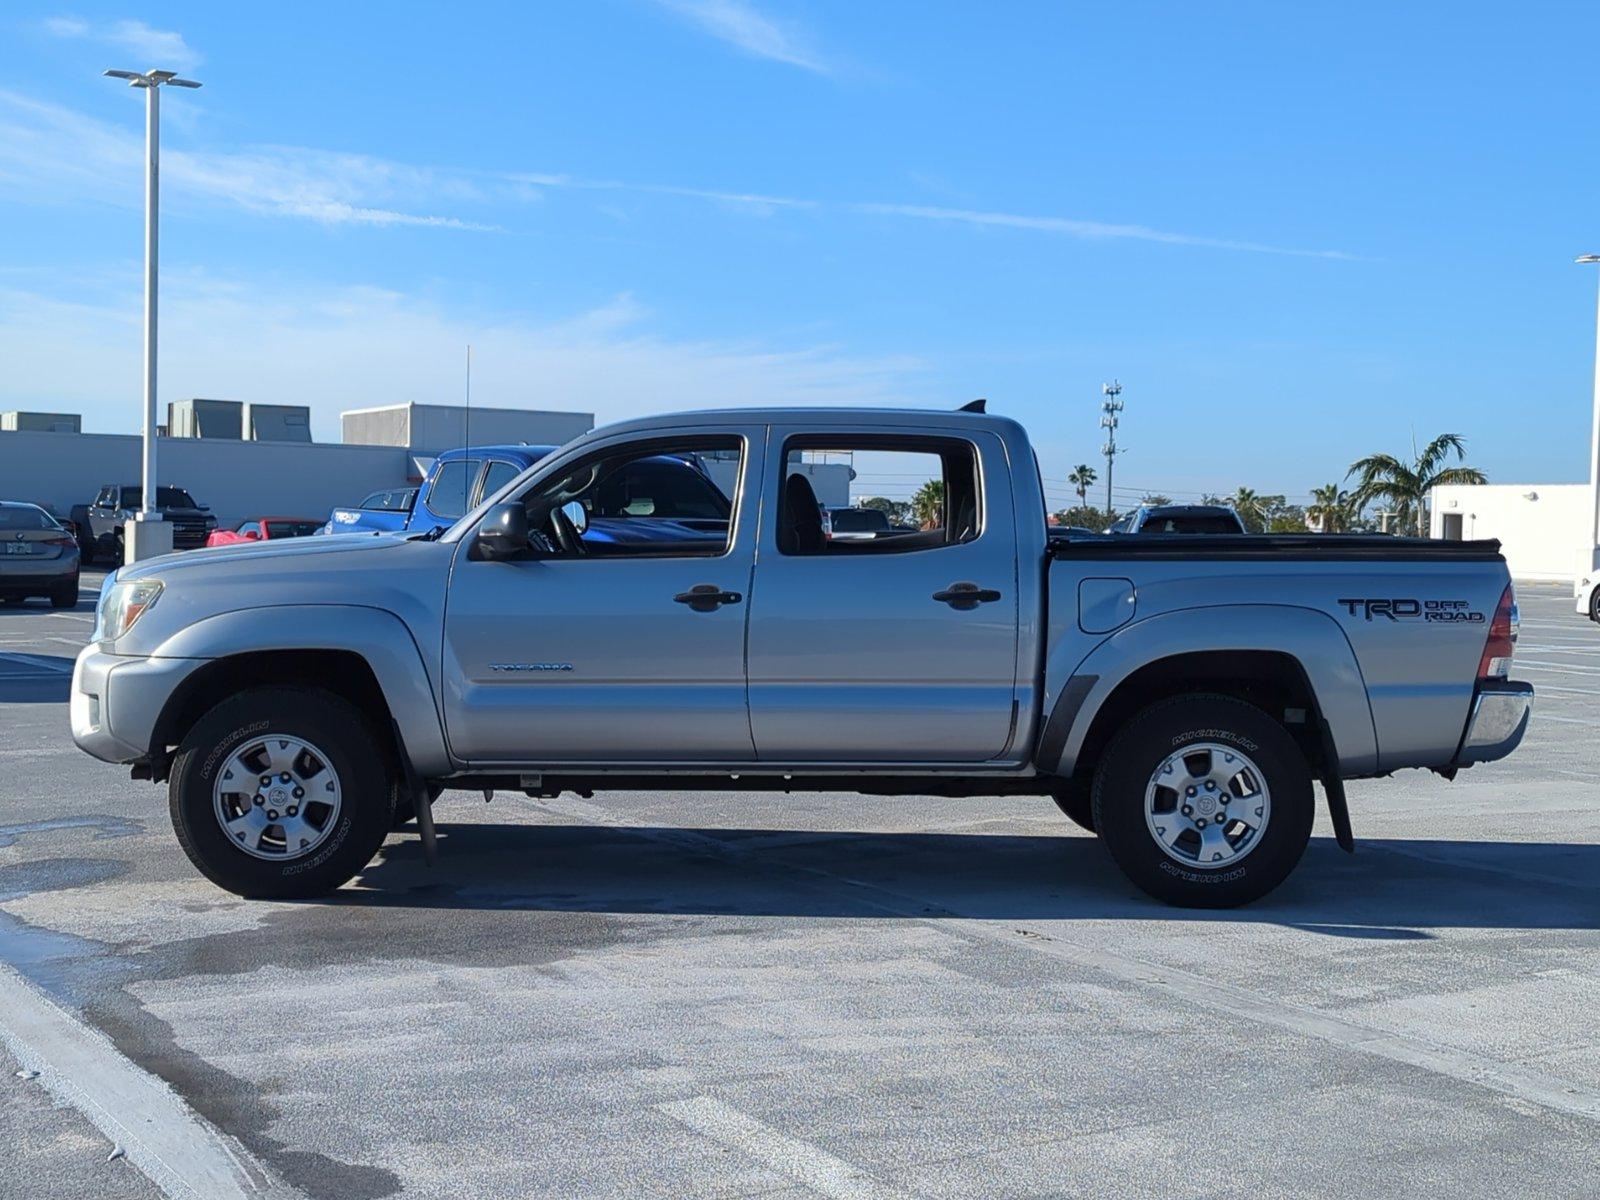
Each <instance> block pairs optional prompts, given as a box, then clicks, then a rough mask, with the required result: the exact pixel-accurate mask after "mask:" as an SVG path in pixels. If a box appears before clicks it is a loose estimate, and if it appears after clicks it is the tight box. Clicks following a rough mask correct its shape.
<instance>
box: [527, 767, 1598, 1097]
mask: <svg viewBox="0 0 1600 1200" xmlns="http://www.w3.org/2000/svg"><path fill="white" fill-rule="evenodd" d="M532 803H533V804H534V805H535V806H536V807H538V808H542V809H545V810H546V811H548V812H552V813H555V814H558V815H561V816H566V817H571V818H573V819H576V820H582V821H590V822H594V823H596V824H603V825H609V826H611V827H613V828H618V829H630V830H632V831H633V832H634V833H636V834H638V835H639V836H640V837H645V838H650V839H651V840H654V841H662V842H666V843H668V844H669V845H670V844H676V845H679V846H682V847H684V848H685V849H689V850H696V851H700V852H702V853H707V854H710V855H711V856H713V857H716V858H721V859H723V860H725V861H734V862H746V863H757V864H760V865H763V866H768V867H770V866H778V867H780V868H785V869H788V870H790V871H793V872H794V873H796V874H800V875H810V876H813V877H820V878H823V879H827V880H829V881H831V882H832V883H835V884H843V885H844V886H845V887H846V888H848V889H849V890H850V891H851V892H853V893H854V894H855V895H856V896H857V897H858V898H859V899H860V901H861V903H862V904H863V905H865V906H866V907H870V908H877V909H879V910H881V911H884V912H890V913H893V914H894V915H896V916H899V917H905V918H908V919H911V920H915V921H918V922H920V923H922V924H925V925H929V926H931V927H933V928H935V929H940V930H944V931H947V932H949V931H954V932H956V933H958V934H965V935H967V936H968V937H971V938H974V939H982V940H985V941H990V942H1002V943H1004V944H1006V945H1009V946H1012V947H1014V948H1016V949H1020V950H1025V951H1030V952H1032V953H1035V954H1044V955H1048V956H1049V957H1051V958H1057V959H1061V960H1063V961H1065V962H1070V963H1072V964H1074V965H1075V966H1079V967H1084V968H1087V969H1089V970H1091V971H1096V972H1099V973H1100V974H1103V975H1108V976H1110V977H1111V978H1113V979H1118V980H1121V981H1122V982H1124V983H1128V984H1131V985H1133V986H1136V987H1142V988H1146V989H1149V990H1151V991H1155V992H1157V993H1161V994H1165V995H1167V996H1170V997H1173V998H1176V999H1177V1000H1179V1001H1180V1002H1181V1003H1180V1007H1182V1008H1192V1007H1194V1006H1197V1005H1198V1006H1200V1007H1204V1008H1210V1009H1214V1010H1216V1011H1219V1012H1225V1013H1230V1014H1232V1015H1233V1016H1238V1017H1244V1018H1246V1019H1248V1020H1253V1021H1259V1022H1261V1023H1262V1024H1265V1025H1275V1026H1277V1027H1278V1028H1279V1029H1284V1030H1288V1031H1289V1032H1291V1033H1295V1034H1299V1035H1301V1036H1304V1037H1311V1038H1317V1039H1318V1040H1320V1041H1324V1042H1327V1043H1330V1044H1332V1045H1335V1046H1339V1047H1341V1048H1343V1049H1346V1050H1353V1051H1356V1052H1358V1053H1361V1054H1370V1055H1373V1056H1374V1057H1376V1058H1383V1059H1387V1060H1389V1061H1390V1062H1398V1063H1404V1064H1407V1065H1409V1066H1413V1067H1417V1068H1419V1069H1421V1070H1424V1071H1428V1072H1431V1073H1432V1074H1435V1075H1440V1076H1444V1077H1446V1078H1449V1079H1454V1080H1456V1081H1458V1082H1461V1083H1467V1084H1472V1085H1474V1086H1476V1087H1480V1088H1484V1089H1486V1090H1488V1091H1491V1092H1497V1093H1499V1094H1501V1095H1504V1096H1511V1097H1514V1098H1516V1099H1519V1100H1525V1101H1527V1102H1529V1103H1531V1104H1537V1105H1539V1106H1541V1107H1543V1108H1547V1109H1551V1110H1553V1111H1555V1112H1563V1113H1570V1114H1571V1115H1573V1116H1577V1117H1583V1118H1585V1119H1587V1120H1590V1121H1596V1122H1600V1088H1596V1087H1589V1086H1586V1085H1584V1084H1580V1083H1577V1082H1573V1081H1568V1080H1565V1079H1561V1078H1558V1077H1556V1076H1553V1075H1547V1074H1545V1073H1544V1072H1542V1071H1539V1070H1536V1069H1534V1068H1532V1067H1525V1066H1521V1065H1519V1064H1517V1063H1510V1062H1502V1061H1501V1060H1499V1059H1495V1058H1490V1057H1487V1056H1485V1055H1481V1054H1474V1053H1473V1052H1472V1051H1470V1050H1462V1049H1459V1048H1457V1047H1454V1046H1444V1045H1439V1044H1438V1043H1435V1042H1429V1041H1425V1040H1423V1039H1421V1038H1416V1037H1411V1036H1409V1035H1407V1034H1404V1033H1395V1032H1392V1031H1390V1030H1386V1029H1381V1028H1376V1027H1373V1026H1370V1025H1363V1024H1361V1023H1360V1022H1358V1021H1351V1020H1348V1019H1346V1018H1344V1017H1337V1016H1333V1015H1331V1014H1328V1013H1325V1012H1322V1011H1320V1010H1318V1009H1315V1008H1310V1007H1307V1006H1303V1005H1299V1004H1293V1003H1290V1002H1288V1001H1284V1000H1278V999H1276V998H1274V997H1272V996H1266V995H1262V994H1260V993H1258V992H1252V991H1250V990H1249V989H1247V988H1242V987H1239V986H1237V985H1234V984H1230V983H1224V982H1222V981H1221V980H1216V979H1209V978H1207V977H1205V976H1203V975H1199V974H1196V973H1194V972H1191V971H1186V970H1183V969H1182V968H1180V967H1169V966H1167V965H1165V964H1163V963H1156V962H1151V961H1149V960H1147V959H1141V958H1135V957H1133V956H1132V955H1130V954H1122V953H1119V952H1117V951H1115V950H1107V949H1104V948H1102V947H1099V946H1093V945H1089V944H1087V943H1084V942H1079V941H1075V940H1073V939H1071V938H1067V937H1063V936H1062V935H1061V934H1060V933H1058V932H1056V931H1055V930H1054V929H1051V928H1049V927H1047V928H1046V929H1039V928H1024V927H1022V926H1020V925H1017V924H1016V923H1014V922H1010V921H993V920H986V919H983V918H978V917H969V916H966V915H964V914H962V913H959V912H952V911H950V910H948V909H945V911H946V912H949V915H948V916H944V917H937V916H935V917H930V916H929V915H928V910H929V907H930V906H932V907H933V908H935V909H943V908H945V906H944V905H943V904H942V903H940V902H939V901H938V899H937V898H935V897H929V896H916V895H912V894H909V893H904V892H899V891H895V890H894V889H892V888H887V887H884V886H882V885H880V884H875V883H864V882H862V881H860V880H855V879H848V878H846V877H845V876H842V875H835V874H833V873H832V872H831V871H827V870H825V869H823V868H821V867H812V866H803V865H799V864H795V863H789V862H785V861H783V860H782V859H781V858H776V857H773V856H770V855H760V854H752V853H750V852H749V851H747V850H745V849H743V848H741V847H739V846H737V845H733V844H730V843H727V842H724V841H722V840H720V839H718V838H714V837H710V836H708V835H706V834H703V833H698V832H696V831H694V830H692V829H654V828H643V827H640V826H636V825H632V824H631V823H629V822H628V821H625V820H623V819H621V818H619V817H617V816H616V815H615V814H613V813H612V812H611V811H610V810H608V809H606V808H603V807H601V806H600V805H598V804H590V803H586V802H584V801H582V800H569V799H565V798H563V799H560V800H538V801H533V802H532Z"/></svg>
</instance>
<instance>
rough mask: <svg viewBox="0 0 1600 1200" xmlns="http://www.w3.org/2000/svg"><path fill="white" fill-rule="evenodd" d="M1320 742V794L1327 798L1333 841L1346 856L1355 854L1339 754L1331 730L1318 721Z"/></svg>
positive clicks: (1325, 724) (1326, 723)
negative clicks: (1340, 775)
mask: <svg viewBox="0 0 1600 1200" xmlns="http://www.w3.org/2000/svg"><path fill="white" fill-rule="evenodd" d="M1318 724H1319V726H1320V727H1321V728H1320V730H1319V732H1320V734H1321V742H1322V773H1321V779H1322V793H1323V795H1325V796H1327V798H1328V819H1329V820H1331V821H1332V822H1333V839H1334V841H1336V842H1338V843H1339V849H1341V850H1343V851H1344V852H1345V853H1346V854H1354V853H1355V852H1356V839H1355V835H1354V833H1352V832H1351V829H1350V806H1349V804H1347V803H1346V802H1345V798H1344V780H1343V779H1341V778H1339V752H1338V750H1337V749H1336V748H1335V746H1334V744H1333V730H1332V729H1330V728H1329V727H1328V722H1327V721H1319V722H1318Z"/></svg>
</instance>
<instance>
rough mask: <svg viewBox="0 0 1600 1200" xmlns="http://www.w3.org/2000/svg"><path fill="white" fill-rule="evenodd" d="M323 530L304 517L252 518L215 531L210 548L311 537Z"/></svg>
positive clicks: (211, 536) (316, 523)
mask: <svg viewBox="0 0 1600 1200" xmlns="http://www.w3.org/2000/svg"><path fill="white" fill-rule="evenodd" d="M321 528H322V522H321V521H311V520H307V519H306V518H304V517H251V518H250V519H249V520H248V521H240V522H239V524H238V525H236V526H235V527H234V528H232V529H213V530H212V531H211V534H210V536H209V537H207V538H206V545H208V546H236V545H238V544H239V543H240V542H268V541H276V540H277V539H279V538H297V537H310V536H311V535H312V534H313V533H315V532H316V531H317V530H319V529H321Z"/></svg>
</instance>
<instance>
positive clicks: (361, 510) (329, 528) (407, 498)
mask: <svg viewBox="0 0 1600 1200" xmlns="http://www.w3.org/2000/svg"><path fill="white" fill-rule="evenodd" d="M416 502H417V489H416V488H415V487H398V488H383V489H381V490H379V491H376V492H369V493H368V494H367V495H365V496H363V497H362V498H361V501H360V503H358V504H354V505H352V506H351V507H349V508H336V509H334V510H333V515H332V516H330V517H329V518H328V519H327V521H326V522H324V523H323V525H322V528H320V529H319V530H317V532H318V533H320V534H328V533H393V532H395V531H396V530H400V529H404V528H405V527H406V520H407V519H408V518H409V517H410V516H411V506H412V505H414V504H415V503H416Z"/></svg>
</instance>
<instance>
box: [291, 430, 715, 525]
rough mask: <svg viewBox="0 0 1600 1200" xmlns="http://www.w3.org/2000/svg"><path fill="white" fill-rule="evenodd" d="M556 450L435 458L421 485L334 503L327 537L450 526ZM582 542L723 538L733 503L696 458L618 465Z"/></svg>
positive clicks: (492, 449) (596, 498)
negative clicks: (355, 501)
mask: <svg viewBox="0 0 1600 1200" xmlns="http://www.w3.org/2000/svg"><path fill="white" fill-rule="evenodd" d="M557 448H558V447H555V446H523V445H518V446H472V447H470V448H467V449H461V450H447V451H445V452H444V453H443V454H441V455H439V457H438V458H436V459H434V460H433V465H432V466H431V467H430V468H429V470H428V477H427V478H426V479H424V480H423V481H422V484H421V486H419V487H401V488H392V489H389V490H387V491H382V492H374V493H372V494H371V495H370V496H367V497H366V498H365V499H363V500H362V502H361V503H360V504H359V505H356V506H355V507H353V508H336V509H334V510H333V515H332V516H331V517H329V519H328V523H327V524H326V525H324V526H323V527H322V529H321V530H320V532H321V533H324V534H338V533H432V532H434V531H436V530H440V529H447V528H449V527H450V526H451V525H454V524H455V523H456V521H457V520H459V519H460V518H461V517H462V516H463V515H465V514H466V513H468V512H470V511H471V510H472V509H474V508H476V507H477V506H478V504H480V503H481V502H482V501H483V500H484V499H485V498H487V497H489V496H492V495H494V493H495V492H497V491H499V490H500V489H501V488H502V487H504V486H505V485H506V484H508V483H510V482H511V481H512V480H513V479H515V478H516V477H517V476H518V475H520V474H522V473H523V472H524V471H526V470H527V469H528V468H529V467H531V466H533V465H534V464H535V463H537V462H539V461H540V460H541V459H543V458H545V457H546V456H548V455H549V454H551V453H553V452H554V451H555V450H556V449H557ZM588 503H589V505H590V507H591V511H590V512H589V514H588V522H587V528H585V529H584V530H583V532H582V537H583V540H584V541H585V542H587V543H590V544H592V545H597V546H605V545H608V544H609V545H615V544H618V543H622V542H639V541H651V542H699V541H704V540H706V539H708V538H710V537H713V535H714V536H716V537H720V536H721V535H722V532H723V531H725V530H726V528H727V522H728V519H729V516H730V514H731V512H732V505H731V503H730V501H729V500H728V497H727V494H726V493H725V492H724V491H723V489H722V488H721V487H720V486H719V485H718V484H717V482H716V481H715V479H714V478H713V477H712V474H711V472H710V470H709V469H708V468H707V465H706V463H705V462H703V461H701V459H700V458H699V457H698V456H688V457H678V456H676V455H666V454H662V455H655V456H652V457H649V458H640V459H634V460H632V461H630V462H627V463H625V464H622V465H621V466H620V467H619V468H618V469H617V470H615V471H614V472H613V473H612V474H610V475H608V476H606V477H605V478H603V479H601V480H598V481H596V486H595V489H594V493H593V499H592V501H589V502H588Z"/></svg>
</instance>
